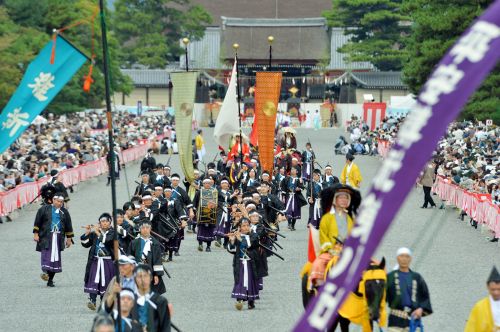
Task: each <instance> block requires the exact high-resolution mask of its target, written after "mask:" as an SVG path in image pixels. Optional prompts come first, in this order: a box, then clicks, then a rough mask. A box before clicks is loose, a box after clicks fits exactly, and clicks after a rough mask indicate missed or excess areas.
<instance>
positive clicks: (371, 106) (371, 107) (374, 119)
mask: <svg viewBox="0 0 500 332" xmlns="http://www.w3.org/2000/svg"><path fill="white" fill-rule="evenodd" d="M386 109H387V104H386V103H364V104H363V122H364V123H366V124H367V125H368V126H369V127H370V130H375V128H377V127H379V126H380V124H381V123H382V120H384V118H385V111H386Z"/></svg>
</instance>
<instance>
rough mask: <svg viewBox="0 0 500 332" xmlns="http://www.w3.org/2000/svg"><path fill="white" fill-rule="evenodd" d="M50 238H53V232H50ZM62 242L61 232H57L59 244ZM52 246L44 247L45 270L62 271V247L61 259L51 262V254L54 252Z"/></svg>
mask: <svg viewBox="0 0 500 332" xmlns="http://www.w3.org/2000/svg"><path fill="white" fill-rule="evenodd" d="M50 239H52V233H50ZM60 243H61V234H60V233H59V234H57V245H60ZM51 248H52V247H51V246H50V245H49V248H48V249H42V251H41V265H42V271H43V272H55V273H59V272H62V260H61V249H60V248H59V261H57V262H51V261H50V256H51V253H52V250H51Z"/></svg>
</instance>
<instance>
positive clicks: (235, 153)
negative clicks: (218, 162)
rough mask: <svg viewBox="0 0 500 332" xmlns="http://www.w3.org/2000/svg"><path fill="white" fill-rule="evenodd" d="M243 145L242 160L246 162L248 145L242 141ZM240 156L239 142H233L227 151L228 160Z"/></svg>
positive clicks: (248, 152)
mask: <svg viewBox="0 0 500 332" xmlns="http://www.w3.org/2000/svg"><path fill="white" fill-rule="evenodd" d="M242 146H243V160H244V161H245V162H246V163H248V162H250V147H249V146H248V144H246V143H242ZM239 156H240V143H239V142H236V143H234V145H233V147H232V148H231V152H229V156H228V160H234V158H239Z"/></svg>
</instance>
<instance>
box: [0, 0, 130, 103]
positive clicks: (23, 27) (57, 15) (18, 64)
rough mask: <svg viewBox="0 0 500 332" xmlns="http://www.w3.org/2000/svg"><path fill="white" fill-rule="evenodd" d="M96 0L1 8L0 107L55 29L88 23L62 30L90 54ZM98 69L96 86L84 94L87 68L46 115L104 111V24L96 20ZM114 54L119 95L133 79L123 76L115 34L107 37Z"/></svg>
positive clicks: (21, 1) (22, 1)
mask: <svg viewBox="0 0 500 332" xmlns="http://www.w3.org/2000/svg"><path fill="white" fill-rule="evenodd" d="M97 8H98V7H97V1H96V0H37V8H36V10H33V1H30V0H6V1H3V5H0V58H1V59H2V61H1V62H0V70H1V71H2V75H1V76H0V109H1V108H3V107H4V106H5V105H6V104H7V102H8V101H9V99H10V97H11V95H12V94H13V93H14V91H15V90H16V88H17V86H18V84H19V82H20V81H21V79H22V76H23V74H24V70H25V69H26V68H27V66H28V65H29V63H30V62H31V61H32V60H33V59H34V58H35V57H36V55H37V54H38V53H39V52H40V50H41V49H42V48H43V46H44V45H45V44H46V43H47V42H49V41H50V37H51V34H52V32H53V29H59V28H63V27H67V26H70V25H73V24H75V23H77V22H83V23H82V24H81V25H78V26H75V27H74V28H70V29H68V30H65V31H63V32H62V34H63V35H64V36H65V37H66V38H67V39H68V40H70V41H71V42H72V43H73V44H74V45H75V46H76V47H78V48H79V49H80V50H82V51H83V52H84V53H85V54H87V55H88V56H90V55H91V45H92V34H91V31H92V29H91V23H90V19H91V17H92V16H93V15H95V14H96V10H97ZM94 31H95V36H94V47H95V52H94V53H95V55H96V57H95V65H94V70H93V79H94V83H93V84H92V87H91V90H90V92H89V93H86V92H84V91H83V89H82V86H83V77H84V75H87V73H88V71H89V66H90V63H89V62H88V63H87V64H85V65H84V66H83V67H82V68H81V69H80V70H79V71H78V72H77V73H76V74H75V76H74V77H73V78H72V79H71V80H70V82H68V84H67V85H66V86H65V87H64V88H63V89H62V90H61V92H60V93H59V94H58V96H57V97H56V98H55V99H54V100H53V101H52V102H51V103H50V104H49V106H48V107H47V111H49V112H54V113H66V112H74V111H82V110H83V109H85V108H100V107H102V102H103V100H104V79H103V74H102V71H101V68H102V48H101V44H100V35H101V30H100V25H99V20H98V19H96V20H95V22H94ZM108 44H109V51H110V54H111V61H110V72H111V79H112V87H113V89H114V91H120V92H125V93H129V92H130V91H131V88H132V84H131V81H130V79H129V78H128V77H125V76H123V75H122V73H121V72H120V68H119V66H118V61H117V60H118V59H117V54H118V53H119V52H120V49H119V44H118V42H117V40H116V38H114V36H113V33H110V34H109V35H108Z"/></svg>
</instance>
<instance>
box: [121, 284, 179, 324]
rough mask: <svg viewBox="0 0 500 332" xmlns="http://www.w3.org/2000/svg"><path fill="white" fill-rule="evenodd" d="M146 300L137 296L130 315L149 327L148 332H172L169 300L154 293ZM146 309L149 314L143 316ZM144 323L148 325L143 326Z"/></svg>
mask: <svg viewBox="0 0 500 332" xmlns="http://www.w3.org/2000/svg"><path fill="white" fill-rule="evenodd" d="M145 298H146V299H145ZM145 298H141V297H140V296H138V295H137V294H136V301H135V304H134V307H133V308H132V311H131V313H130V316H131V318H132V319H133V320H135V321H138V322H139V323H140V324H141V325H142V326H144V327H147V331H148V332H170V330H171V325H170V311H169V310H168V300H167V298H165V297H163V296H161V295H160V294H158V293H157V292H154V291H152V292H151V293H149V295H148V296H146V297H145ZM140 303H144V304H143V305H141V304H140ZM144 307H146V310H147V313H146V314H145V316H142V314H141V313H143V312H144V311H143V310H141V309H142V308H144ZM144 322H145V323H146V324H143V323H144Z"/></svg>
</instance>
